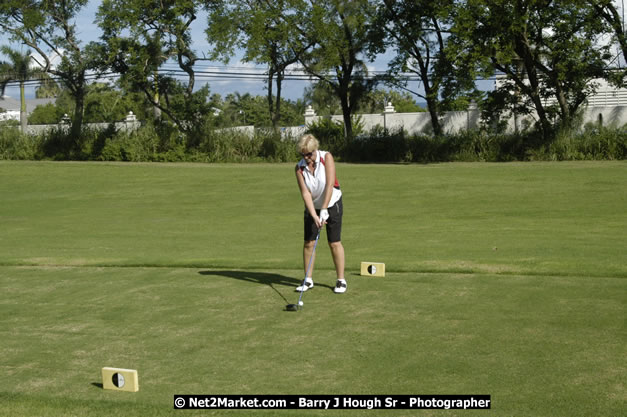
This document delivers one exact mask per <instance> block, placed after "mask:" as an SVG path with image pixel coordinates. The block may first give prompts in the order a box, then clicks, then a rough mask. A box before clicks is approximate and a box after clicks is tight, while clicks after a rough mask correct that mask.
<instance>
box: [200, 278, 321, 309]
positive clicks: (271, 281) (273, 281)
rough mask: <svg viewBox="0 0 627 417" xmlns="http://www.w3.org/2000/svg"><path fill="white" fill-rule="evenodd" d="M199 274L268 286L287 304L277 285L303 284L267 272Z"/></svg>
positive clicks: (295, 279) (297, 280)
mask: <svg viewBox="0 0 627 417" xmlns="http://www.w3.org/2000/svg"><path fill="white" fill-rule="evenodd" d="M198 273H199V274H200V275H215V276H218V277H227V278H234V279H240V280H242V281H248V282H252V283H255V284H262V285H267V286H269V287H270V288H272V290H274V291H275V292H276V293H277V294H279V295H280V296H281V298H283V299H284V300H285V302H287V299H286V298H285V296H284V295H283V294H281V292H280V291H279V290H277V289H276V288H275V285H277V286H278V285H280V286H284V287H292V288H296V287H297V286H299V285H300V284H302V280H300V279H297V278H293V277H287V276H285V275H281V274H274V273H273V274H270V273H267V272H255V271H200V272H198ZM318 286H320V287H327V288H331V289H333V287H331V286H330V285H325V284H317V283H316V287H318Z"/></svg>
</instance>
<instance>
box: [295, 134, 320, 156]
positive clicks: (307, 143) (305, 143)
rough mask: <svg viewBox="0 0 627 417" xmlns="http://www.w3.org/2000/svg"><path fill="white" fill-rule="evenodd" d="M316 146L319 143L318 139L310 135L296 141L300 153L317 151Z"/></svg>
mask: <svg viewBox="0 0 627 417" xmlns="http://www.w3.org/2000/svg"><path fill="white" fill-rule="evenodd" d="M318 146H320V142H318V139H316V137H315V136H314V135H312V134H311V133H307V134H306V135H303V136H301V138H300V140H299V141H298V149H299V150H300V151H301V152H302V153H308V152H313V151H317V150H318Z"/></svg>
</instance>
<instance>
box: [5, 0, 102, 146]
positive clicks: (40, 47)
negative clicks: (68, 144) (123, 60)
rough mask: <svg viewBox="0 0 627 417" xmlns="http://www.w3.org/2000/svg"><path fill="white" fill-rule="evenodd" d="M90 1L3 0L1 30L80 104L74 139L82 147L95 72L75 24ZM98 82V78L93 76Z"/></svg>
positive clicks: (74, 119) (74, 117) (75, 112)
mask: <svg viewBox="0 0 627 417" xmlns="http://www.w3.org/2000/svg"><path fill="white" fill-rule="evenodd" d="M87 1H88V0H3V1H2V2H1V3H0V29H2V30H3V31H5V32H6V33H7V34H9V36H10V38H11V40H13V41H16V42H19V43H22V44H24V45H27V46H28V47H30V48H32V49H33V50H34V51H35V52H36V53H37V54H34V55H33V57H35V56H36V55H38V56H37V58H33V59H34V60H35V61H36V62H37V63H38V64H39V65H40V67H42V68H43V70H44V71H45V72H47V73H48V74H50V75H52V76H54V77H55V78H57V79H58V80H59V82H61V83H62V84H63V85H64V86H65V87H66V88H67V89H68V91H70V93H71V94H72V97H73V99H74V101H75V103H76V106H75V110H74V115H73V118H72V119H73V120H72V137H73V138H74V140H75V141H76V142H75V144H74V145H75V146H79V145H80V144H79V141H80V132H81V128H82V125H83V110H84V100H85V95H86V94H87V91H86V86H87V73H88V71H89V70H91V69H93V60H92V57H91V55H90V53H89V49H88V48H86V47H83V46H82V44H81V39H80V34H79V32H78V31H77V27H76V24H75V23H74V20H75V18H76V16H77V14H78V12H79V11H80V10H81V9H82V8H83V7H84V6H85V5H86V4H87ZM92 76H93V77H95V78H97V76H98V74H93V75H92Z"/></svg>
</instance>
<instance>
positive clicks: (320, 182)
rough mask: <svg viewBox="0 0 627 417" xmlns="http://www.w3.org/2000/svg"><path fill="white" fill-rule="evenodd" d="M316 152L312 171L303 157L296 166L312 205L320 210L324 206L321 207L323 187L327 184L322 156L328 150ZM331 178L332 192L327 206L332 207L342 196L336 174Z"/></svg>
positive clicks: (323, 156)
mask: <svg viewBox="0 0 627 417" xmlns="http://www.w3.org/2000/svg"><path fill="white" fill-rule="evenodd" d="M316 154H317V157H316V161H315V164H314V172H313V173H312V172H310V171H309V167H308V166H307V162H305V159H304V158H303V159H301V160H300V161H299V162H298V168H299V169H300V173H301V174H302V176H303V179H304V180H305V186H306V187H307V189H308V190H309V192H310V193H311V197H312V198H313V203H314V207H315V208H316V210H320V209H322V208H324V207H322V204H323V203H324V188H325V186H326V184H327V172H326V170H325V167H324V158H325V156H326V155H327V154H328V152H326V151H317V152H316ZM333 180H334V181H335V183H334V184H333V194H332V195H331V200H330V201H329V207H333V205H334V204H335V203H337V202H338V201H339V199H340V197H342V191H341V190H340V183H339V182H338V180H337V176H336V177H335V178H334V179H333Z"/></svg>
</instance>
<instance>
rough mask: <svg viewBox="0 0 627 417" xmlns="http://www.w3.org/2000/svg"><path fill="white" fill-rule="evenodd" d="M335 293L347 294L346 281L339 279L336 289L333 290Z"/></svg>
mask: <svg viewBox="0 0 627 417" xmlns="http://www.w3.org/2000/svg"><path fill="white" fill-rule="evenodd" d="M333 292H334V293H336V294H344V293H345V292H346V280H343V279H338V280H337V282H336V283H335V288H333Z"/></svg>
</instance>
